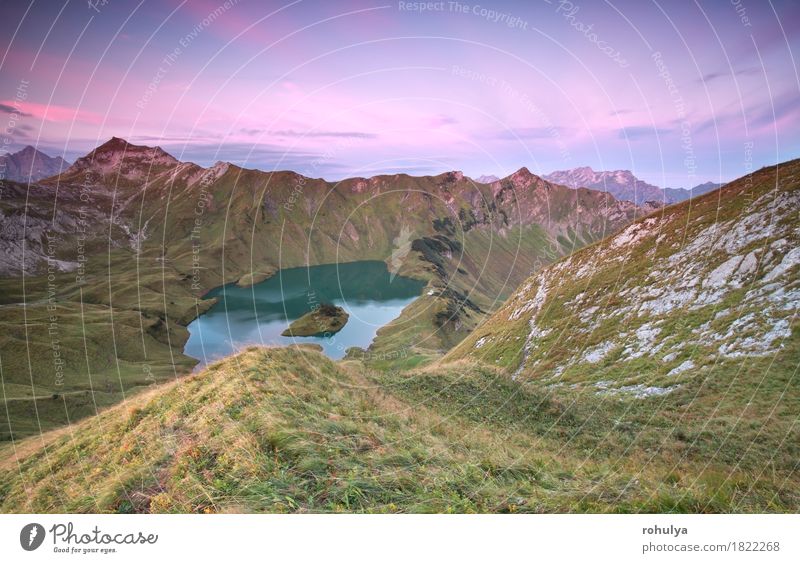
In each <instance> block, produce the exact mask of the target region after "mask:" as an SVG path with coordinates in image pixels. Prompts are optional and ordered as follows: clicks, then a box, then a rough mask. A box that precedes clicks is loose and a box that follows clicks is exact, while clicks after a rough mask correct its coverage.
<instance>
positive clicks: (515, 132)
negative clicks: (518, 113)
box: [493, 127, 565, 141]
mask: <svg viewBox="0 0 800 563" xmlns="http://www.w3.org/2000/svg"><path fill="white" fill-rule="evenodd" d="M564 133H565V130H564V128H562V127H516V128H514V129H506V130H503V131H497V132H496V133H495V134H494V135H493V138H494V139H501V140H505V141H517V140H520V139H558V138H560V137H561V136H562V135H563V134H564Z"/></svg>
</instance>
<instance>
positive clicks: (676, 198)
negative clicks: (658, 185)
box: [664, 182, 725, 203]
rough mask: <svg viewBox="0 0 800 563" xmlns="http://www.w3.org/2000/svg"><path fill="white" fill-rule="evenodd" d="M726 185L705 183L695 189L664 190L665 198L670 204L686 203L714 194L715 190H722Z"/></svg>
mask: <svg viewBox="0 0 800 563" xmlns="http://www.w3.org/2000/svg"><path fill="white" fill-rule="evenodd" d="M724 185H725V184H717V183H715V182H704V183H702V184H698V185H696V186H695V187H693V188H689V189H686V188H664V196H665V197H666V199H667V202H669V203H678V202H680V201H685V200H687V199H691V198H693V197H697V196H701V195H703V194H707V193H708V192H713V191H715V190H718V189H720V188H721V187H722V186H724Z"/></svg>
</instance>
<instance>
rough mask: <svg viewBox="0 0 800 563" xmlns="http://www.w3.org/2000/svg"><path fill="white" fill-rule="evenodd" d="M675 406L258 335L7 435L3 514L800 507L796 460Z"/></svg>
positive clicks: (0, 495) (0, 500)
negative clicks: (32, 430) (224, 354)
mask: <svg viewBox="0 0 800 563" xmlns="http://www.w3.org/2000/svg"><path fill="white" fill-rule="evenodd" d="M667 411H668V409H663V410H661V409H657V410H655V411H653V410H652V409H647V410H645V409H633V410H629V409H624V408H621V407H620V405H618V404H615V403H612V404H610V405H609V404H606V402H605V401H603V400H601V399H597V398H595V397H591V396H589V397H585V398H584V400H581V401H565V400H562V399H560V398H556V397H553V396H552V395H551V394H549V393H547V392H545V391H543V390H542V389H537V388H535V387H532V386H529V385H526V384H522V383H519V382H514V381H512V380H511V379H510V378H508V377H507V376H506V375H503V374H501V373H500V372H498V371H497V370H494V369H491V368H485V367H480V366H477V365H474V364H470V363H464V362H461V363H457V364H453V365H450V366H444V367H439V368H426V369H424V370H422V371H416V372H405V373H385V372H376V371H372V370H370V369H369V368H365V367H364V366H363V365H362V364H360V363H358V362H352V361H351V362H347V361H345V362H340V363H334V362H332V361H330V360H329V359H327V358H326V357H324V356H323V355H322V354H320V353H318V352H316V351H314V350H312V349H310V348H305V349H297V348H286V349H251V350H248V351H245V352H244V353H242V354H240V355H238V356H235V357H232V358H229V359H227V360H225V361H223V362H220V363H218V364H215V365H212V366H210V367H209V368H208V369H206V370H205V371H203V372H202V373H200V374H197V375H193V376H190V377H189V378H185V379H182V380H180V381H177V382H174V383H167V384H164V385H161V386H159V387H158V388H157V389H153V390H151V391H148V392H146V393H143V394H140V395H138V396H137V397H135V398H133V399H131V400H129V401H127V402H125V403H124V404H121V405H117V406H115V407H113V408H111V409H109V410H108V411H106V412H104V413H102V414H100V415H99V416H97V417H93V418H90V419H87V420H84V421H82V422H80V423H78V424H76V425H73V426H72V427H70V428H69V429H64V430H57V431H54V432H51V433H49V434H44V435H42V436H41V437H38V436H37V437H31V438H28V439H26V440H24V441H22V442H18V443H16V444H15V445H14V448H12V446H11V444H7V445H5V446H3V450H2V452H1V453H2V456H0V458H2V459H3V460H4V461H3V462H2V465H0V483H1V484H2V485H0V510H2V511H3V512H16V511H35V512H39V511H41V512H232V511H237V512H238V511H247V512H353V511H358V512H361V511H364V512H473V511H480V512H567V511H579V512H585V511H622V512H627V511H691V512H716V511H725V512H727V511H734V512H738V511H744V512H748V511H795V510H797V508H798V506H799V505H800V497H798V493H797V491H798V490H800V489H799V488H798V487H797V478H796V475H795V474H794V473H793V472H792V470H793V465H794V463H795V462H794V459H796V456H795V458H791V457H790V456H788V455H787V456H786V457H784V456H775V457H773V458H772V459H771V461H770V463H769V464H768V465H764V464H763V463H761V464H759V463H755V460H753V461H751V460H750V457H749V456H747V455H745V456H744V457H740V458H738V459H737V458H736V457H735V455H736V454H738V453H739V452H736V451H731V452H729V455H726V456H724V457H719V458H716V459H715V458H713V457H711V458H709V456H708V452H709V451H710V450H713V448H714V447H715V446H716V445H718V442H717V440H718V438H717V437H716V436H715V435H714V434H713V433H708V432H706V433H704V435H703V437H702V438H703V440H702V441H701V442H699V443H698V442H697V441H694V442H693V441H692V438H693V437H694V436H693V435H692V432H699V430H697V429H693V428H692V429H690V428H691V426H690V425H689V424H688V423H687V427H686V428H683V427H682V426H681V425H680V424H678V425H676V424H675V420H674V419H673V417H674V416H677V412H667ZM675 430H678V431H679V434H677V435H676V436H670V432H672V431H675ZM687 433H688V434H687ZM796 443H797V442H796V441H794V444H796ZM760 453H761V454H762V455H763V452H760ZM795 453H796V452H795Z"/></svg>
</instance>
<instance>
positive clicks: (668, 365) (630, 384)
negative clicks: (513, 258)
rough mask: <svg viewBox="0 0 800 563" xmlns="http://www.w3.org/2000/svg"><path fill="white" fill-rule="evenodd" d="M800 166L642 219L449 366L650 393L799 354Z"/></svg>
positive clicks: (563, 269)
mask: <svg viewBox="0 0 800 563" xmlns="http://www.w3.org/2000/svg"><path fill="white" fill-rule="evenodd" d="M798 209H800V161H798V160H795V161H791V162H788V163H785V164H781V165H779V166H777V167H770V168H765V169H762V170H760V171H759V172H757V173H754V174H753V175H752V176H751V177H745V178H742V179H740V180H737V181H735V182H731V183H730V184H727V185H726V186H725V187H724V188H723V189H722V192H721V193H720V194H708V195H707V196H705V197H701V198H698V199H694V200H693V201H690V202H685V203H683V204H679V205H675V206H672V207H669V208H666V209H664V210H662V211H657V212H655V213H654V214H652V215H650V216H648V217H646V218H644V219H640V220H638V221H636V222H634V223H632V224H631V225H629V226H627V227H626V228H624V229H623V230H621V231H620V232H619V233H617V234H616V235H615V236H612V237H609V238H607V239H605V240H604V241H602V242H600V243H598V244H595V245H592V246H590V247H589V248H586V249H584V250H582V251H580V252H577V253H576V254H574V255H572V256H570V257H568V258H566V259H563V260H561V261H559V262H557V263H556V264H554V265H552V266H549V267H547V268H545V269H543V270H542V271H541V272H539V273H537V274H535V275H534V276H532V277H531V278H529V279H528V280H527V281H526V282H525V283H524V284H523V285H522V287H521V288H520V289H519V290H518V291H517V292H516V293H515V294H514V295H513V296H512V297H511V298H510V299H509V300H508V301H507V302H506V303H505V304H504V306H503V307H502V308H501V309H500V310H498V311H497V313H495V314H494V315H493V316H492V317H491V318H489V319H488V320H487V321H486V322H485V323H483V324H482V325H481V326H480V327H478V328H477V329H476V330H475V331H474V333H473V334H471V335H470V336H469V337H468V338H466V339H465V340H464V341H463V342H462V343H461V344H460V345H459V346H458V347H457V348H456V349H454V350H453V351H451V352H450V353H449V354H448V356H447V357H446V360H450V359H457V358H474V359H479V360H481V361H485V362H489V363H491V364H493V365H499V366H502V367H504V368H505V369H506V370H508V371H509V372H510V373H512V374H514V376H515V377H518V378H522V379H534V380H546V381H547V382H548V383H549V384H553V385H565V384H567V383H568V384H571V385H574V386H579V387H580V386H589V388H594V389H595V390H596V392H597V393H603V394H615V395H617V394H627V395H632V396H638V397H646V396H650V395H661V394H666V393H671V392H673V391H676V390H678V389H679V388H681V387H682V386H683V385H684V384H687V383H688V382H690V381H692V380H695V381H696V380H697V379H698V378H700V379H702V378H703V377H704V376H705V375H707V374H708V373H710V372H711V371H713V370H715V369H716V368H719V367H720V366H727V367H728V369H729V370H730V373H731V374H734V375H735V374H736V372H737V370H738V369H740V368H743V367H744V366H746V365H747V364H748V362H753V361H755V360H756V359H759V358H760V359H774V360H775V362H776V363H775V366H774V367H773V368H770V369H778V367H779V366H781V365H782V364H781V360H780V359H781V358H789V357H792V356H793V355H794V356H795V357H796V355H797V351H798V322H797V311H798V308H799V307H800V215H798V212H797V210H798Z"/></svg>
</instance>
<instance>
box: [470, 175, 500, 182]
mask: <svg viewBox="0 0 800 563" xmlns="http://www.w3.org/2000/svg"><path fill="white" fill-rule="evenodd" d="M499 179H500V178H498V177H497V176H495V175H494V174H489V175H484V176H478V177H477V178H476V179H475V181H476V182H480V183H481V184H491V183H492V182H497V181H498V180H499Z"/></svg>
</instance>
